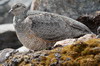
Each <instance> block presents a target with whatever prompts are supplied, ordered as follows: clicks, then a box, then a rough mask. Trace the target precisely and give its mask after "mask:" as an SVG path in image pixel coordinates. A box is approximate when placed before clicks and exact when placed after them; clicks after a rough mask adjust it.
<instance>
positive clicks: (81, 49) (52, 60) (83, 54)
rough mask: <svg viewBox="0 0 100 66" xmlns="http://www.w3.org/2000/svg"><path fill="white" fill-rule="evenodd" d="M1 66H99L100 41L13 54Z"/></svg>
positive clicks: (93, 40) (94, 40) (95, 40)
mask: <svg viewBox="0 0 100 66" xmlns="http://www.w3.org/2000/svg"><path fill="white" fill-rule="evenodd" d="M1 65H6V66H12V65H16V66H22V65H24V66H31V65H34V66H56V65H59V66H90V65H91V66H99V65H100V39H98V38H95V39H90V40H88V41H84V42H82V41H81V42H80V41H76V42H75V43H74V44H72V45H67V46H65V47H57V48H55V49H52V50H42V51H35V52H28V53H25V54H23V53H18V52H17V53H12V54H11V55H10V56H9V58H8V59H6V60H5V61H4V62H3V63H2V64H1Z"/></svg>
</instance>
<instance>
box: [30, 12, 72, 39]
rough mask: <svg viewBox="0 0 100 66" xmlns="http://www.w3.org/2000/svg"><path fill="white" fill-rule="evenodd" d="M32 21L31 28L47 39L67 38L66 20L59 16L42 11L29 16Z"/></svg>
mask: <svg viewBox="0 0 100 66" xmlns="http://www.w3.org/2000/svg"><path fill="white" fill-rule="evenodd" d="M29 19H30V20H31V21H32V24H31V30H32V31H33V32H34V33H35V34H36V35H37V36H38V37H40V38H42V39H45V40H62V39H65V38H66V32H69V31H70V29H68V30H67V31H66V30H65V28H66V26H65V22H64V20H63V19H62V18H61V17H59V16H54V15H53V14H48V13H41V14H35V15H31V16H29Z"/></svg>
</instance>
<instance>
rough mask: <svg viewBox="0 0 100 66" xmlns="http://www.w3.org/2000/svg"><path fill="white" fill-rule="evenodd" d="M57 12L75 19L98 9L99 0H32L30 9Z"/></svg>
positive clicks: (99, 5)
mask: <svg viewBox="0 0 100 66" xmlns="http://www.w3.org/2000/svg"><path fill="white" fill-rule="evenodd" d="M34 9H35V10H41V11H47V12H53V13H58V14H60V15H65V16H69V17H71V18H74V19H76V18H77V17H79V16H80V15H83V14H91V13H94V12H95V11H98V10H100V4H99V0H96V1H94V0H33V5H32V6H31V10H34Z"/></svg>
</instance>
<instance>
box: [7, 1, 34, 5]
mask: <svg viewBox="0 0 100 66" xmlns="http://www.w3.org/2000/svg"><path fill="white" fill-rule="evenodd" d="M32 1H34V0H10V2H9V3H8V5H9V6H10V7H11V6H12V5H14V4H16V3H23V4H25V5H26V6H27V7H30V5H31V3H32Z"/></svg>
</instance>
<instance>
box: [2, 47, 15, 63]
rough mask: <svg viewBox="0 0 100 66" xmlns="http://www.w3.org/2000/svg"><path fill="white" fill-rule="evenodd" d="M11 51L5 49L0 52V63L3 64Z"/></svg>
mask: <svg viewBox="0 0 100 66" xmlns="http://www.w3.org/2000/svg"><path fill="white" fill-rule="evenodd" d="M13 51H14V49H10V48H6V49H4V50H2V51H0V63H2V62H4V61H5V60H6V59H7V58H8V57H9V56H10V54H11V53H12V52H13Z"/></svg>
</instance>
